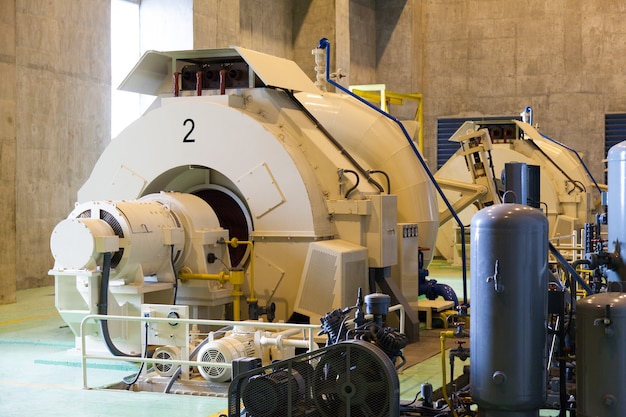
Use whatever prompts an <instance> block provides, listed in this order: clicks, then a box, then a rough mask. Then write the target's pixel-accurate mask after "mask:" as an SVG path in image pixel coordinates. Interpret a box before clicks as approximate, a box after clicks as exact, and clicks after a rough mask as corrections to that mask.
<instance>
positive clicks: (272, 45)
mask: <svg viewBox="0 0 626 417" xmlns="http://www.w3.org/2000/svg"><path fill="white" fill-rule="evenodd" d="M292 10H293V6H292V2H291V1H290V0H265V1H262V2H261V1H255V0H194V24H193V26H194V48H196V49H203V48H226V47H229V46H232V45H236V46H242V47H244V48H250V49H254V50H257V51H260V52H265V53H268V54H271V55H276V56H280V57H283V58H289V59H292V58H293V42H292Z"/></svg>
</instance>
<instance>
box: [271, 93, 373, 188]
mask: <svg viewBox="0 0 626 417" xmlns="http://www.w3.org/2000/svg"><path fill="white" fill-rule="evenodd" d="M283 91H285V92H286V93H287V95H288V96H289V98H290V99H291V101H292V102H293V103H294V104H295V105H296V106H297V107H298V109H299V110H301V111H302V112H303V113H304V114H305V115H306V116H307V117H308V118H309V120H310V121H311V122H313V124H314V125H315V127H317V128H318V129H319V130H320V131H321V132H322V133H323V134H324V136H326V138H327V139H328V140H330V141H331V143H332V144H333V145H335V147H336V148H337V150H339V152H340V153H341V154H342V155H343V156H345V157H346V158H347V159H348V161H350V163H351V164H352V165H353V166H354V167H355V168H356V169H357V171H359V172H360V173H361V175H363V176H364V177H365V178H367V182H369V183H370V184H372V185H373V186H374V187H376V188H377V189H378V191H380V192H381V193H383V192H385V189H384V188H383V186H382V185H380V184H379V183H378V182H377V181H376V180H375V179H374V178H372V176H371V175H370V174H369V172H368V171H367V170H366V169H365V168H363V167H362V166H361V165H360V164H359V163H358V162H357V160H356V159H354V157H353V156H352V155H351V154H350V152H348V151H347V150H346V148H344V147H343V146H342V145H341V143H340V142H339V141H338V140H337V139H335V137H333V135H332V134H331V133H330V132H329V131H328V130H327V129H326V128H325V127H324V126H323V125H322V124H321V123H320V122H319V121H318V120H317V119H316V118H315V116H313V114H312V113H311V112H310V111H309V110H308V109H307V108H306V107H304V104H302V103H301V102H300V100H298V99H297V98H296V96H295V95H294V94H293V91H289V90H283Z"/></svg>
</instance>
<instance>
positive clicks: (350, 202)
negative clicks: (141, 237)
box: [50, 47, 439, 327]
mask: <svg viewBox="0 0 626 417" xmlns="http://www.w3.org/2000/svg"><path fill="white" fill-rule="evenodd" d="M225 69H226V70H228V71H225V72H224V74H227V76H226V77H225V78H224V79H223V80H221V81H215V80H216V79H215V77H213V75H211V77H209V76H208V74H209V73H210V74H215V72H214V71H221V70H225ZM231 69H232V70H233V71H232V74H233V77H232V78H229V76H230V74H231V71H230V70H231ZM190 71H191V72H192V73H193V75H197V76H198V79H202V80H203V81H202V86H200V84H199V83H198V82H195V84H193V85H191V84H190V81H189V80H190V79H191V77H188V76H186V75H185V74H190ZM181 74H182V75H181ZM179 76H180V77H181V78H183V80H182V81H180V79H179V78H178V77H179ZM203 77H204V78H203ZM172 79H174V80H175V83H174V84H175V87H174V88H173V89H172ZM216 83H217V84H216ZM120 88H121V89H125V90H128V91H134V92H139V93H143V94H151V95H155V96H157V99H156V100H155V102H154V104H153V105H152V107H151V109H150V110H149V111H148V112H147V113H146V114H145V115H143V116H142V117H141V118H139V119H138V120H136V121H135V122H134V123H132V124H131V125H130V126H129V127H128V128H126V129H125V130H124V131H123V132H122V133H120V135H119V136H118V137H117V138H115V139H113V140H112V142H111V144H110V145H109V146H108V147H107V148H106V150H105V151H104V153H103V154H102V156H101V157H100V159H99V160H98V162H97V164H96V166H95V167H94V169H93V171H92V173H91V176H90V177H89V179H88V180H87V181H86V182H85V184H84V185H83V186H82V187H81V189H80V190H79V192H78V204H79V205H81V204H94V205H95V204H101V205H102V204H109V203H105V202H108V201H116V202H120V201H128V200H136V199H140V201H143V202H145V203H146V204H147V201H146V199H147V200H149V201H153V200H154V199H157V198H156V197H146V196H149V195H159V193H160V192H162V191H163V190H168V191H171V192H175V193H176V195H191V197H189V200H190V201H191V200H192V197H194V196H196V197H194V198H200V199H202V200H204V202H205V203H206V206H210V207H208V209H207V210H206V211H207V212H213V213H214V214H215V217H213V216H211V218H212V222H211V225H210V226H206V228H209V229H211V228H212V230H215V233H218V232H217V231H218V230H219V233H224V234H225V235H224V237H225V238H226V239H228V238H235V237H236V238H237V239H239V240H241V241H253V242H254V259H250V256H249V253H250V252H249V251H246V250H245V248H243V250H241V247H240V248H238V249H236V248H229V249H228V252H229V254H230V260H231V264H232V266H238V267H242V268H245V269H246V282H245V284H244V285H243V292H244V294H245V295H244V296H246V297H247V296H249V295H251V293H252V291H251V290H255V292H256V294H255V295H256V296H257V297H258V299H259V304H260V305H264V304H269V303H270V302H273V303H275V305H276V318H277V319H282V320H286V319H288V318H289V317H290V316H291V315H292V314H293V313H295V312H298V311H297V310H298V305H297V304H296V303H295V300H296V298H297V297H298V292H299V289H301V288H302V287H301V285H300V281H301V278H302V277H303V274H304V273H305V262H306V259H307V253H309V246H310V245H311V244H312V243H314V242H323V241H332V240H341V241H344V242H349V243H350V244H352V245H356V246H358V247H360V248H362V249H363V250H364V251H366V252H367V267H368V268H388V267H391V266H393V265H395V264H396V263H397V262H398V256H402V254H400V255H399V254H398V248H397V237H398V236H397V235H398V224H399V223H410V224H415V225H417V227H418V228H419V246H420V247H422V248H425V249H424V250H425V254H424V255H425V256H424V257H425V259H426V265H425V266H427V265H428V263H429V262H430V260H431V259H432V254H433V249H434V243H435V239H436V236H437V229H438V223H439V221H438V209H437V199H436V196H435V188H434V186H433V184H432V183H431V181H430V179H429V177H428V175H427V172H426V171H425V168H424V167H422V165H421V164H420V163H419V158H418V157H417V156H416V154H415V152H416V148H415V146H414V144H413V143H412V140H411V138H407V137H405V135H404V134H403V132H402V130H401V128H400V127H399V126H398V125H397V124H396V123H394V122H393V121H392V120H390V119H388V118H387V117H385V116H384V115H382V114H381V113H379V112H377V111H375V110H373V109H371V108H369V107H368V106H365V105H364V104H363V103H360V102H359V101H357V100H356V99H354V98H353V97H350V96H347V95H340V94H335V93H327V92H322V91H320V90H318V89H317V87H315V85H314V84H313V82H312V81H311V80H310V79H309V78H308V77H307V76H306V74H304V72H303V71H302V70H301V69H300V68H298V67H297V66H296V65H295V63H293V62H292V61H289V60H286V59H282V58H277V57H272V56H269V55H265V54H261V53H258V52H255V51H251V50H248V49H244V48H240V47H233V48H227V49H217V50H203V51H177V52H154V51H151V52H148V53H146V54H145V55H144V56H143V57H142V59H141V60H140V62H139V63H138V64H137V65H136V67H135V68H134V69H133V71H132V72H131V74H130V75H129V76H128V77H127V78H126V80H125V81H124V82H123V83H122V85H121V87H120ZM370 173H371V174H370ZM381 173H382V174H385V175H382V174H381ZM385 176H387V177H388V178H389V185H390V187H388V186H387V181H386V179H385ZM359 180H360V181H359ZM389 188H390V189H389ZM348 190H351V191H350V192H348ZM91 201H93V202H94V203H89V202H91ZM179 201H181V205H182V206H183V207H186V203H184V202H182V200H180V199H179ZM95 202H100V203H95ZM115 204H120V203H115ZM203 210H204V209H203ZM70 217H76V216H75V215H70ZM215 219H217V222H215ZM182 227H183V228H184V224H182ZM218 228H221V229H218ZM162 229H163V230H170V229H171V230H174V229H175V226H174V225H169V224H168V225H163V227H162ZM197 229H198V228H197V227H194V228H193V229H192V230H190V231H189V234H188V233H187V232H188V231H187V230H185V236H186V237H187V239H188V240H190V239H192V237H193V236H194V233H196V232H195V231H196V230H197ZM94 233H95V232H94ZM107 233H108V234H107ZM107 233H104V235H106V236H107V237H108V236H109V235H110V232H109V231H108V230H107ZM168 233H170V232H163V234H164V235H165V234H168ZM211 233H213V232H211ZM96 234H97V233H96ZM177 234H178V233H177V232H173V233H171V235H172V239H174V238H175V235H177ZM226 235H227V236H226ZM220 236H222V235H221V234H220ZM216 237H217V235H211V238H207V237H206V235H204V237H200V239H199V241H198V242H196V243H197V244H196V245H192V248H196V249H195V250H191V251H189V252H188V253H189V257H188V258H185V256H184V255H185V253H186V252H185V251H186V250H187V249H186V246H185V248H184V249H182V255H181V258H180V259H179V260H177V261H176V262H175V269H176V270H178V269H179V268H180V267H181V266H183V264H184V266H189V267H190V270H191V271H192V272H193V273H196V272H202V271H203V270H205V269H207V268H209V266H208V265H207V263H206V254H207V252H208V249H207V245H211V244H215V242H216V239H215V238H216ZM168 239H169V238H168ZM159 240H167V239H166V238H163V239H161V238H159ZM76 243H77V242H76V241H75V240H73V239H72V238H70V237H69V236H68V238H67V239H62V242H59V243H58V246H60V247H63V248H64V249H63V250H65V251H70V250H71V249H70V248H74V247H75V245H76ZM169 243H171V242H169ZM169 243H168V244H165V243H164V246H165V247H166V248H162V247H161V248H157V247H156V245H153V247H152V248H150V249H149V248H146V249H145V250H146V252H147V253H146V254H145V258H146V259H142V260H139V259H137V262H136V267H134V268H133V267H131V265H130V264H128V263H127V268H128V269H127V271H129V274H128V275H126V274H122V273H121V270H120V271H117V270H116V275H114V276H112V278H114V280H117V282H119V284H120V285H119V287H117V289H116V290H115V291H117V292H119V291H124V287H125V286H129V285H134V286H135V287H134V288H136V289H137V290H138V291H137V293H138V294H139V293H140V294H143V293H144V292H145V287H147V282H146V281H145V280H143V282H142V279H141V277H140V275H142V274H145V273H146V270H145V269H143V270H141V271H139V270H138V269H137V268H138V266H139V265H140V264H141V265H143V263H144V262H145V261H146V260H147V258H151V257H154V258H155V261H157V263H158V262H161V264H162V265H164V267H163V268H162V271H160V272H158V271H157V272H156V276H157V281H158V282H159V283H160V284H163V285H166V287H164V288H169V289H170V293H171V286H172V274H171V273H170V272H169V271H167V268H165V265H166V263H167V262H165V260H164V259H163V258H164V257H166V258H167V256H166V253H165V252H166V249H167V247H168V245H169ZM192 243H193V242H192ZM119 244H120V248H122V247H123V244H124V242H123V239H119ZM174 245H175V247H176V248H178V246H177V245H179V243H178V242H177V241H176V242H174ZM55 246H56V243H55ZM218 246H219V248H223V246H220V245H218ZM111 250H112V249H111ZM211 250H212V251H213V250H217V249H216V248H211ZM94 251H95V252H94ZM91 252H92V253H93V256H90V257H89V259H88V261H86V262H79V263H82V264H83V265H82V266H81V267H80V268H72V271H68V270H67V269H66V267H65V266H64V265H62V264H61V263H60V260H57V263H55V268H54V269H53V270H52V271H51V272H50V273H51V274H53V275H55V277H56V282H57V284H56V285H57V299H58V302H57V305H58V307H59V310H60V311H63V310H68V309H74V307H75V304H76V302H75V300H76V299H78V297H77V292H80V291H78V290H77V289H76V286H78V287H80V286H81V285H80V284H76V283H75V282H74V281H77V280H81V279H83V278H82V277H83V276H91V275H93V274H96V273H97V270H98V268H99V265H100V259H101V258H100V256H99V255H98V253H99V252H98V251H96V250H92V251H91ZM177 252H178V249H177ZM193 255H198V256H193ZM55 256H56V255H55ZM220 256H221V255H220ZM220 256H218V257H220ZM142 258H144V257H143V256H142ZM183 258H185V259H183ZM189 258H193V259H195V260H196V262H194V263H189V262H187V259H189ZM224 258H225V256H222V259H224ZM59 259H60V258H59ZM128 261H129V262H130V259H129V260H128ZM120 265H121V264H120ZM251 265H254V271H251ZM74 266H76V265H74ZM213 266H215V264H213ZM230 267H231V265H229V264H228V263H227V268H230ZM150 272H155V271H153V270H150ZM252 272H253V274H254V286H255V288H250V278H251V275H252ZM405 272H407V271H405ZM410 275H411V276H412V277H413V280H414V281H415V282H417V279H418V271H417V269H415V270H414V271H413V273H411V274H410ZM68 276H69V277H71V279H69V280H68V279H66V277H68ZM203 285H206V284H203ZM188 286H189V284H185V283H181V285H180V287H179V292H180V294H181V297H182V298H181V299H180V300H181V302H185V303H188V304H190V305H194V303H196V302H197V305H200V304H202V303H206V302H209V301H210V298H211V297H207V296H206V294H204V293H203V292H202V291H205V292H209V290H210V289H209V288H205V289H204V290H196V289H194V290H193V291H191V290H187V287H188ZM140 288H142V289H141V290H140ZM413 288H415V286H414V285H413V286H411V290H413ZM365 290H366V291H367V289H365ZM307 296H308V295H307V294H300V297H307ZM328 296H329V297H332V294H331V293H328ZM355 296H356V294H355V295H354V296H352V295H351V296H350V299H352V298H353V297H355ZM70 300H71V301H70ZM141 302H149V303H154V302H162V301H154V300H152V299H150V300H148V299H147V298H146V297H144V299H143V300H141ZM141 302H137V304H136V305H137V306H139V305H140V304H141ZM343 302H344V299H343V298H342V297H340V298H338V299H337V300H335V301H334V302H333V303H331V304H332V307H333V308H337V307H345V306H344V305H336V303H343ZM118 303H120V304H122V303H123V302H122V301H118ZM78 304H79V305H80V306H81V308H80V310H82V314H84V313H86V312H94V311H95V299H94V296H93V295H90V296H88V297H82V300H81V301H80V302H79V303H78ZM134 310H136V311H127V312H126V313H125V314H138V313H139V311H138V308H135V309H134ZM242 310H243V309H242ZM302 313H304V314H306V312H302ZM191 314H192V316H195V314H194V313H193V312H192V313H191ZM62 315H64V317H66V320H71V319H70V318H69V316H70V314H69V312H65V313H63V312H62ZM242 315H243V316H244V317H245V315H246V312H245V311H244V312H243V313H242ZM201 318H203V317H201ZM207 318H219V317H207ZM74 322H76V321H74ZM74 327H75V326H74Z"/></svg>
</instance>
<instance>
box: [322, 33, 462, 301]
mask: <svg viewBox="0 0 626 417" xmlns="http://www.w3.org/2000/svg"><path fill="white" fill-rule="evenodd" d="M317 47H318V49H326V82H328V83H329V84H331V85H333V86H334V87H335V88H338V89H339V90H341V91H343V92H344V93H346V94H348V95H350V96H352V97H354V98H355V99H357V100H358V101H360V102H361V103H363V104H365V105H366V106H368V107H370V108H371V109H373V110H376V111H377V112H378V113H380V114H382V115H383V116H385V117H387V118H388V119H390V120H391V121H393V122H395V123H396V124H397V125H398V126H399V127H400V129H401V130H402V133H404V137H405V138H406V140H407V142H408V143H409V145H410V146H411V149H412V150H413V153H414V154H415V156H416V157H417V159H418V160H419V162H420V164H421V165H422V167H423V168H424V170H425V171H426V173H427V174H428V177H429V178H430V181H431V182H432V183H433V185H434V186H435V189H436V190H437V192H438V193H439V196H441V199H442V200H443V202H444V203H445V205H446V207H447V208H448V210H450V213H452V217H453V218H454V220H455V221H456V223H457V224H458V225H459V227H460V228H461V257H462V258H463V304H464V305H467V272H466V266H467V260H466V253H465V226H464V225H463V223H462V222H461V219H459V216H457V214H456V212H455V211H454V209H453V208H452V205H451V204H450V202H449V201H448V199H447V198H446V196H445V195H444V193H443V190H442V189H441V187H439V184H437V181H436V180H435V177H434V176H433V174H432V172H430V169H428V166H427V165H426V161H424V159H423V158H422V155H421V154H420V153H419V151H418V149H417V148H416V147H415V144H414V143H413V140H411V136H410V135H409V133H408V132H407V131H406V129H405V127H404V125H403V124H402V122H400V120H398V119H397V118H395V117H394V116H392V115H391V114H389V113H387V112H385V111H383V110H382V109H380V108H378V107H376V106H374V105H373V104H372V103H370V102H369V101H367V100H365V99H363V98H361V97H359V96H357V95H356V94H354V93H353V92H352V91H350V90H348V89H347V88H345V87H344V86H342V85H340V84H339V83H336V82H335V81H333V80H331V79H330V42H329V41H328V39H327V38H322V39H320V40H319V43H318V45H317ZM457 304H458V301H457Z"/></svg>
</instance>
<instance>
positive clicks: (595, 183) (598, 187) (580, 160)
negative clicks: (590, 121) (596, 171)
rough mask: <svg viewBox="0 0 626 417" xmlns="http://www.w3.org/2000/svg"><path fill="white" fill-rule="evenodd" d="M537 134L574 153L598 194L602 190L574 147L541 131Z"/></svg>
mask: <svg viewBox="0 0 626 417" xmlns="http://www.w3.org/2000/svg"><path fill="white" fill-rule="evenodd" d="M539 134H540V135H541V136H542V137H543V138H544V139H546V140H549V141H550V142H552V143H555V144H557V145H559V146H562V147H563V148H565V149H567V150H568V151H570V152H572V153H573V154H574V155H576V157H577V158H578V161H579V162H580V164H581V165H582V167H583V168H584V170H585V172H587V175H589V178H591V181H593V183H594V185H595V186H596V189H597V190H598V192H599V193H600V194H602V190H601V189H600V186H599V185H598V183H597V182H596V180H595V178H593V175H591V172H590V171H589V168H587V165H585V161H583V159H582V158H581V157H580V154H579V153H578V152H576V151H575V150H574V149H572V148H570V147H568V146H566V145H564V144H562V143H561V142H559V141H556V140H554V139H552V138H551V137H549V136H546V135H544V134H543V133H541V132H539Z"/></svg>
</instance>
